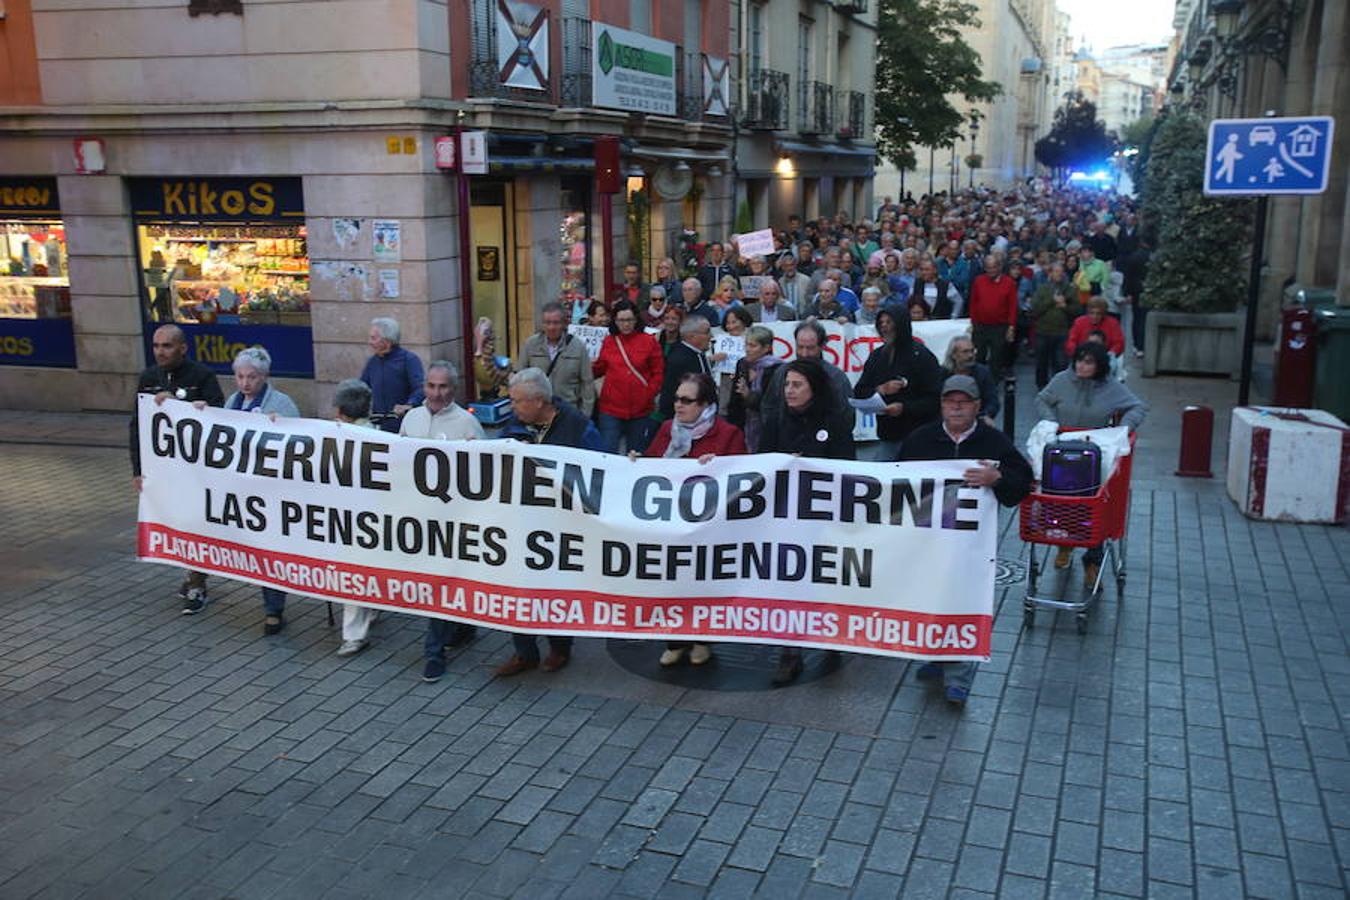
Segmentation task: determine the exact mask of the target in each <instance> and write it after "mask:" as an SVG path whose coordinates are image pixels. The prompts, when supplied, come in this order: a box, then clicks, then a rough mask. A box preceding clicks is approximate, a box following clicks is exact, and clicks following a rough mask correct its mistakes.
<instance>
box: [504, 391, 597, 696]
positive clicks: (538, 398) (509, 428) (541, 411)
mask: <svg viewBox="0 0 1350 900" xmlns="http://www.w3.org/2000/svg"><path fill="white" fill-rule="evenodd" d="M509 391H510V397H511V418H509V419H507V420H506V424H505V426H504V428H503V430H502V437H507V438H515V439H516V440H520V441H524V442H526V443H529V444H552V445H554V446H557V447H579V448H581V449H583V450H595V451H597V452H602V453H603V452H604V450H605V442H604V440H603V439H602V438H601V437H600V432H599V431H598V430H597V429H596V427H595V424H594V423H593V422H591V420H590V419H588V418H586V417H585V416H583V415H582V414H581V413H580V412H578V411H577V409H576V407H574V406H569V405H568V404H567V403H565V402H563V401H562V400H560V399H558V398H557V397H555V396H553V385H552V384H551V383H550V382H549V380H548V375H546V374H545V373H544V370H543V369H538V368H532V369H525V370H524V371H522V372H517V373H516V374H514V375H512V376H511V381H510V384H509ZM511 642H512V644H513V645H514V647H515V654H514V655H513V656H512V657H511V658H510V659H508V660H507V661H506V662H504V663H502V664H501V665H500V666H498V667H497V674H498V675H499V676H501V677H506V676H509V675H519V674H520V673H521V672H525V671H528V670H530V669H534V668H539V669H543V670H544V671H545V672H556V671H558V670H559V669H561V668H562V667H563V666H565V665H567V663H568V661H570V660H571V658H572V639H571V638H570V637H553V636H551V635H550V636H549V639H548V656H546V657H544V659H543V661H542V662H540V659H539V644H538V642H537V641H536V640H535V637H534V635H532V634H519V633H517V634H513V635H512V636H511Z"/></svg>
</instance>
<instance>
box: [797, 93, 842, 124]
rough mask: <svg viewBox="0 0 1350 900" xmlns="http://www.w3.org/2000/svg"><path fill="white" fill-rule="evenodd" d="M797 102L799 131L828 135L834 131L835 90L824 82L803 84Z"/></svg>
mask: <svg viewBox="0 0 1350 900" xmlns="http://www.w3.org/2000/svg"><path fill="white" fill-rule="evenodd" d="M799 93H800V96H799V98H798V101H797V130H798V131H800V132H801V133H802V134H828V133H829V132H831V131H833V130H834V88H832V87H830V86H829V85H828V84H826V83H825V82H823V81H805V82H802V84H801V86H800V89H799Z"/></svg>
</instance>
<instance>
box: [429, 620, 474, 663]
mask: <svg viewBox="0 0 1350 900" xmlns="http://www.w3.org/2000/svg"><path fill="white" fill-rule="evenodd" d="M466 631H469V632H472V631H473V626H472V625H465V624H464V623H463V622H450V621H447V620H446V619H427V636H426V638H425V639H424V640H423V641H422V658H423V659H441V658H443V657H444V656H445V645H446V644H449V643H451V642H453V641H454V640H455V639H457V638H459V639H462V638H463V636H464V632H466Z"/></svg>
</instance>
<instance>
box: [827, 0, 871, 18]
mask: <svg viewBox="0 0 1350 900" xmlns="http://www.w3.org/2000/svg"><path fill="white" fill-rule="evenodd" d="M834 8H835V11H836V12H841V13H856V14H859V15H861V14H862V13H865V12H867V0H834Z"/></svg>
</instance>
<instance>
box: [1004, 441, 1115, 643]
mask: <svg viewBox="0 0 1350 900" xmlns="http://www.w3.org/2000/svg"><path fill="white" fill-rule="evenodd" d="M1133 465H1134V435H1133V434H1131V435H1130V452H1129V453H1128V454H1127V455H1125V456H1122V457H1120V458H1119V459H1118V460H1117V461H1116V466H1115V469H1114V471H1112V472H1111V474H1110V475H1109V476H1108V477H1107V479H1106V483H1105V484H1103V485H1102V486H1101V487H1100V488H1098V489H1097V492H1096V493H1095V494H1091V495H1089V496H1083V497H1069V496H1064V495H1062V494H1042V493H1039V492H1037V491H1032V492H1031V493H1030V494H1028V495H1027V497H1026V498H1025V499H1023V501H1022V504H1021V506H1020V507H1019V509H1018V516H1019V525H1020V531H1021V535H1022V541H1023V542H1024V543H1025V544H1026V545H1027V551H1028V553H1029V555H1030V565H1029V566H1028V567H1027V571H1028V575H1027V594H1026V597H1025V598H1024V599H1023V601H1022V627H1023V628H1031V627H1032V626H1033V625H1034V624H1035V622H1036V608H1037V607H1041V608H1045V609H1062V610H1067V611H1069V612H1072V613H1073V614H1074V622H1075V624H1076V625H1077V626H1078V633H1079V634H1083V633H1084V632H1086V631H1087V617H1088V611H1089V610H1090V609H1091V608H1092V607H1093V605H1094V604H1096V602H1097V601H1098V600H1100V599H1101V596H1102V593H1103V586H1102V582H1103V581H1104V579H1105V577H1106V573H1107V571H1108V570H1109V571H1110V573H1111V574H1112V575H1114V576H1115V578H1116V599H1117V601H1119V600H1120V599H1121V598H1122V597H1123V596H1124V593H1125V550H1126V542H1125V532H1126V527H1127V523H1128V520H1129V513H1130V470H1131V469H1132V467H1133ZM1097 546H1100V547H1101V548H1102V565H1101V566H1100V567H1099V568H1098V570H1097V578H1096V580H1095V582H1094V583H1093V585H1092V587H1091V589H1090V590H1088V591H1087V595H1086V596H1085V597H1083V599H1081V600H1071V599H1068V597H1069V594H1068V591H1070V590H1072V588H1069V587H1067V586H1066V587H1065V593H1064V594H1062V595H1061V596H1060V597H1045V596H1041V595H1039V594H1037V593H1036V586H1037V582H1038V580H1039V578H1040V576H1041V573H1042V571H1044V569H1045V564H1046V560H1047V559H1048V557H1049V555H1050V548H1051V547H1054V548H1061V547H1097Z"/></svg>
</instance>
